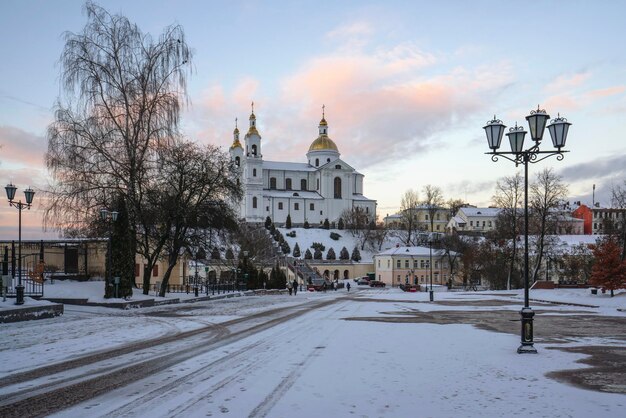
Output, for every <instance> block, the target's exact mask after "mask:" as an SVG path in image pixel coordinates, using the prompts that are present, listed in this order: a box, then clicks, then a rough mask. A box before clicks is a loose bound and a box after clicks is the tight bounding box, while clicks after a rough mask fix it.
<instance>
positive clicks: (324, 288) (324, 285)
mask: <svg viewBox="0 0 626 418" xmlns="http://www.w3.org/2000/svg"><path fill="white" fill-rule="evenodd" d="M322 290H323V291H324V293H326V280H324V284H323V285H322Z"/></svg>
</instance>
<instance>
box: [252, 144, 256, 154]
mask: <svg viewBox="0 0 626 418" xmlns="http://www.w3.org/2000/svg"><path fill="white" fill-rule="evenodd" d="M252 155H256V145H252Z"/></svg>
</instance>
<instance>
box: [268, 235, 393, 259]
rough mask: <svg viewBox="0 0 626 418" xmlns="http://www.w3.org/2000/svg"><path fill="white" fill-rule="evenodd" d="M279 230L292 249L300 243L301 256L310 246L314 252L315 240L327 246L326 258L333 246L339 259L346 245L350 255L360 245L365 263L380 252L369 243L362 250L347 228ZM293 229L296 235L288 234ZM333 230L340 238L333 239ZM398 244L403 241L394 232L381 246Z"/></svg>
mask: <svg viewBox="0 0 626 418" xmlns="http://www.w3.org/2000/svg"><path fill="white" fill-rule="evenodd" d="M278 230H279V231H280V232H281V234H283V237H284V238H285V241H287V243H288V244H289V247H290V248H291V250H292V251H293V249H294V247H295V246H296V243H298V246H299V247H300V253H301V256H300V258H304V253H305V252H306V250H307V248H309V249H310V250H311V253H313V249H312V248H311V245H312V244H313V243H314V242H319V243H321V244H323V245H324V246H325V247H326V249H325V250H324V251H323V256H324V259H325V258H326V253H327V252H328V250H329V249H330V248H333V249H334V250H335V255H336V256H337V259H339V253H340V252H341V249H342V248H343V247H346V249H347V250H348V252H349V253H350V255H352V250H353V249H354V247H358V248H359V252H360V254H361V262H363V263H371V262H372V259H373V258H372V257H373V256H374V254H377V253H378V249H372V248H370V247H369V246H367V245H366V246H365V248H364V249H363V250H361V244H360V243H359V240H358V239H357V237H354V236H353V235H352V234H351V233H350V231H348V230H345V229H343V230H339V229H321V228H309V229H304V228H291V229H286V228H278ZM293 231H295V233H296V236H295V237H289V236H287V233H289V232H293ZM331 232H334V233H336V234H339V235H340V238H339V239H338V240H334V239H332V238H331V237H330V234H331ZM396 244H401V241H400V240H398V239H397V238H396V237H394V236H393V234H389V235H388V236H387V239H386V240H385V242H384V243H383V245H382V246H381V251H384V250H386V249H389V248H391V247H393V246H395V245H396Z"/></svg>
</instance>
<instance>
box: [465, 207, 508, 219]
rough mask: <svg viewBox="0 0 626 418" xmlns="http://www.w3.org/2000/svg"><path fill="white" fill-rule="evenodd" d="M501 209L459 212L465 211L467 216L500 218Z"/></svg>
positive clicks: (470, 209) (477, 209)
mask: <svg viewBox="0 0 626 418" xmlns="http://www.w3.org/2000/svg"><path fill="white" fill-rule="evenodd" d="M501 210H502V209H501V208H460V209H459V211H463V213H464V214H465V215H466V216H476V217H477V216H487V217H493V216H498V214H499V213H500V211H501Z"/></svg>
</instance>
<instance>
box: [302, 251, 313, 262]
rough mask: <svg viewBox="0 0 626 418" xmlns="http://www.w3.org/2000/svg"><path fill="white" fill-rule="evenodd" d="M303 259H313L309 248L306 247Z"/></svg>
mask: <svg viewBox="0 0 626 418" xmlns="http://www.w3.org/2000/svg"><path fill="white" fill-rule="evenodd" d="M304 259H305V260H311V259H313V254H311V250H309V249H308V248H307V249H306V251H305V252H304Z"/></svg>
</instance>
